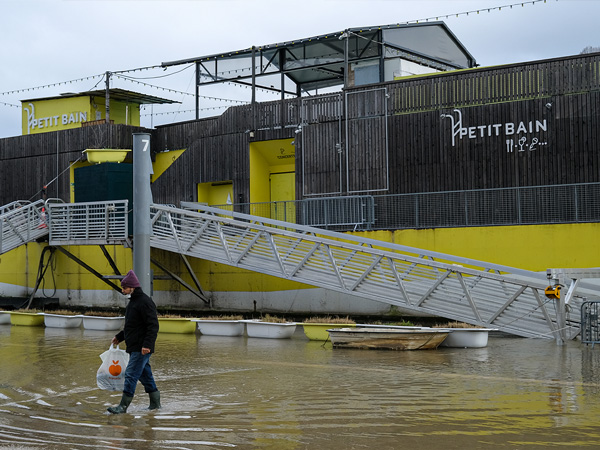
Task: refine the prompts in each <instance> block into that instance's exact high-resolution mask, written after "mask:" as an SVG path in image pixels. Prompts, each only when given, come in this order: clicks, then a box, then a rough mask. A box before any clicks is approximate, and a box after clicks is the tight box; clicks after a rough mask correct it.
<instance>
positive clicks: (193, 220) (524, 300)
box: [151, 202, 583, 341]
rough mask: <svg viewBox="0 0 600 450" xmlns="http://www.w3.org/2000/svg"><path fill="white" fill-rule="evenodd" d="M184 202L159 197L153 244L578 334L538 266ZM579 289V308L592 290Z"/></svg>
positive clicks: (506, 324)
mask: <svg viewBox="0 0 600 450" xmlns="http://www.w3.org/2000/svg"><path fill="white" fill-rule="evenodd" d="M182 206H183V207H184V208H186V209H178V208H173V207H167V206H163V205H152V206H151V221H152V228H153V234H152V236H151V246H153V247H155V248H161V249H164V250H167V251H173V252H178V253H181V254H186V255H190V256H195V257H198V258H203V259H208V260H211V261H215V262H219V263H223V264H228V265H232V266H235V267H240V268H243V269H247V270H253V271H255V272H261V273H265V274H269V275H274V276H278V277H282V278H286V279H289V280H293V281H298V282H301V283H305V284H308V285H313V286H318V287H323V288H326V289H331V290H334V291H338V292H343V293H346V294H350V295H356V296H360V297H363V298H366V299H371V300H376V301H380V302H384V303H388V304H391V305H397V306H401V307H403V308H404V309H406V310H410V311H413V312H418V313H425V314H431V315H435V316H438V317H447V318H449V319H452V320H459V321H464V322H468V323H472V324H475V325H484V326H489V327H495V328H498V329H501V330H502V331H505V332H508V333H511V334H517V335H521V336H525V337H545V338H556V339H557V341H558V340H559V338H560V339H562V338H566V339H571V338H573V337H574V336H576V335H577V334H578V333H579V324H578V318H574V317H571V316H570V314H566V317H565V320H564V321H563V322H560V325H559V319H561V318H559V317H557V313H556V305H555V304H554V301H553V300H551V299H550V298H546V296H545V288H546V287H547V285H548V282H547V280H546V279H545V277H544V275H542V274H539V273H537V272H530V271H524V270H521V269H515V268H509V267H507V266H501V265H496V264H490V263H485V262H482V261H478V260H473V259H468V258H457V257H455V256H452V255H446V254H442V253H437V252H428V251H424V250H422V249H415V248H414V247H407V246H402V245H398V244H390V243H385V242H382V241H377V240H373V239H368V238H363V237H356V236H349V235H346V234H343V233H336V232H331V231H327V230H322V229H319V228H312V227H308V226H304V225H296V224H291V223H287V222H281V221H277V220H273V219H267V218H262V217H257V216H250V215H247V214H242V213H237V212H231V211H228V210H222V209H218V208H212V207H208V206H205V205H201V204H197V203H191V202H183V203H182ZM414 255H418V256H414ZM433 256H435V259H434V258H433ZM466 266H475V267H476V268H473V267H466ZM501 272H503V273H501ZM577 294H578V295H574V296H573V301H572V305H571V306H572V307H577V304H578V303H580V302H581V301H582V299H583V298H582V297H581V295H580V291H579V290H578V291H577Z"/></svg>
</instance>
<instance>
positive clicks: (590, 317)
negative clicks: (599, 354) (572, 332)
mask: <svg viewBox="0 0 600 450" xmlns="http://www.w3.org/2000/svg"><path fill="white" fill-rule="evenodd" d="M599 313H600V302H597V301H593V302H583V304H582V305H581V342H582V343H584V344H592V347H593V346H594V344H598V343H600V322H599V319H600V316H599Z"/></svg>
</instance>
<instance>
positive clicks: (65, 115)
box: [21, 97, 93, 134]
mask: <svg viewBox="0 0 600 450" xmlns="http://www.w3.org/2000/svg"><path fill="white" fill-rule="evenodd" d="M21 117H22V130H23V134H37V133H46V132H48V131H57V130H66V129H69V128H76V127H80V126H81V123H82V122H87V121H88V120H93V119H90V99H89V97H69V98H64V99H52V100H37V101H36V100H32V101H25V102H22V115H21Z"/></svg>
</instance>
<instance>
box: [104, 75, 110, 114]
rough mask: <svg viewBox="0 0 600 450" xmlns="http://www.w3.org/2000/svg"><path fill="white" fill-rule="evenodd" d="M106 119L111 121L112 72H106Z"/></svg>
mask: <svg viewBox="0 0 600 450" xmlns="http://www.w3.org/2000/svg"><path fill="white" fill-rule="evenodd" d="M104 107H105V113H104V121H105V122H106V123H110V72H108V71H107V72H106V93H105V94H104Z"/></svg>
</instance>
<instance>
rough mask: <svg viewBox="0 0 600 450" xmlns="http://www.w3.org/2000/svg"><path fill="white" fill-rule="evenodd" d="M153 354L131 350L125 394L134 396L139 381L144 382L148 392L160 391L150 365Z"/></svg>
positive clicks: (126, 373) (124, 387) (126, 371)
mask: <svg viewBox="0 0 600 450" xmlns="http://www.w3.org/2000/svg"><path fill="white" fill-rule="evenodd" d="M151 354H152V353H148V354H147V355H142V352H131V353H130V354H129V364H127V368H126V369H125V385H124V386H123V394H125V395H127V396H129V397H133V394H135V387H136V385H137V382H138V381H139V382H140V383H142V385H143V386H144V389H145V390H146V392H147V393H151V392H156V391H158V389H157V388H156V383H155V382H154V377H153V376H152V368H151V367H150V355H151Z"/></svg>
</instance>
